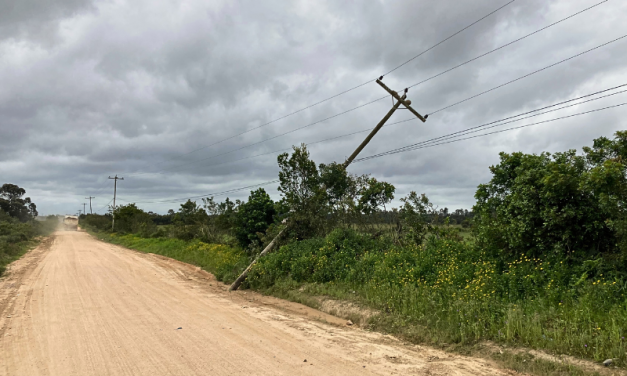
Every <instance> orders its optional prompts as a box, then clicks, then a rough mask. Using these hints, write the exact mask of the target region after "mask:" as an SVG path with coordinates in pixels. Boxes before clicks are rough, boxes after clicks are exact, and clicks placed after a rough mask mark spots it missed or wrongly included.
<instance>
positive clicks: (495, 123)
mask: <svg viewBox="0 0 627 376" xmlns="http://www.w3.org/2000/svg"><path fill="white" fill-rule="evenodd" d="M625 86H627V84H622V85H618V86H615V87H612V88H609V89H604V90H599V91H597V92H594V93H590V94H586V95H582V96H580V97H577V98H573V99H569V100H566V101H562V102H559V103H555V104H552V105H549V106H545V107H541V108H538V109H535V110H531V111H527V112H523V113H521V114H518V115H514V116H509V117H506V118H503V119H499V120H495V121H491V122H489V123H486V124H482V125H478V126H475V127H471V128H467V129H463V130H461V131H457V132H453V133H450V134H447V135H444V136H439V137H436V138H432V139H429V140H425V141H421V142H418V143H415V144H412V145H409V146H405V147H402V148H397V149H393V151H398V150H401V149H404V148H408V147H415V146H419V145H424V144H429V143H433V142H436V141H440V140H443V139H449V138H454V137H459V136H462V135H465V134H469V133H475V132H478V131H481V130H484V129H490V128H494V127H499V126H502V125H505V124H510V123H514V122H517V121H521V120H524V119H528V118H531V117H535V116H540V115H544V114H547V113H549V112H555V111H559V110H562V109H565V108H569V107H573V106H579V105H581V104H584V103H588V102H593V101H597V100H600V99H603V98H607V97H611V96H614V95H617V94H621V93H625V92H627V90H621V91H618V92H615V93H611V94H607V95H603V96H601V97H598V98H592V99H588V100H586V101H583V102H578V103H574V104H570V105H567V106H563V107H559V108H554V109H552V110H549V111H545V112H539V111H542V110H546V109H548V108H553V107H556V106H560V105H562V104H566V103H570V102H573V101H578V100H580V99H584V98H588V97H591V96H594V95H598V94H601V93H605V92H608V91H611V90H615V89H618V88H621V87H625ZM534 113H535V114H534ZM529 114H533V115H530V116H525V115H529ZM521 116H525V117H521ZM516 118H518V119H516ZM511 119H515V120H511ZM508 120H509V121H508ZM386 153H387V152H386ZM381 154H383V153H381Z"/></svg>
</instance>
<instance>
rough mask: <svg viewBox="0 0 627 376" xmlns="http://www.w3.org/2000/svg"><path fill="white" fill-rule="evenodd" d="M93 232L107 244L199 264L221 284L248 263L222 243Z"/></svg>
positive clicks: (232, 278)
mask: <svg viewBox="0 0 627 376" xmlns="http://www.w3.org/2000/svg"><path fill="white" fill-rule="evenodd" d="M95 235H96V236H97V237H98V238H100V239H101V240H105V241H108V242H110V243H114V244H119V245H122V246H124V247H128V248H131V249H135V250H138V251H142V252H148V253H154V254H158V255H162V256H166V257H170V258H173V259H175V260H179V261H183V262H186V263H188V264H192V265H196V266H199V267H201V268H202V269H204V270H206V271H208V272H210V273H212V274H213V275H215V276H216V278H217V279H218V280H219V281H223V282H225V283H229V282H232V281H234V280H235V278H237V276H238V275H239V273H240V272H241V271H242V270H243V269H244V268H245V267H246V266H248V263H249V259H248V257H247V256H246V254H245V253H244V252H243V251H241V250H240V249H238V248H234V247H230V246H227V245H223V244H207V243H203V242H201V241H199V240H194V241H184V240H180V239H171V238H142V237H139V236H137V235H133V234H127V235H117V234H107V233H96V234H95Z"/></svg>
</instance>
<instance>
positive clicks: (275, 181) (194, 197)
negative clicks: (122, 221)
mask: <svg viewBox="0 0 627 376" xmlns="http://www.w3.org/2000/svg"><path fill="white" fill-rule="evenodd" d="M278 182H279V180H271V181H266V182H263V183H259V184H253V185H249V186H246V187H239V188H233V189H229V190H226V191H221V192H214V193H207V194H204V195H199V196H190V197H181V198H173V199H166V200H157V201H137V202H134V203H135V204H163V203H175V202H181V201H187V200H192V199H199V198H203V197H210V196H223V195H226V194H229V193H233V192H238V191H243V190H245V189H250V188H258V187H263V186H266V185H270V184H274V183H278ZM124 201H126V200H124ZM127 202H129V201H127Z"/></svg>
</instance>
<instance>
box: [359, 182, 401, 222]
mask: <svg viewBox="0 0 627 376" xmlns="http://www.w3.org/2000/svg"><path fill="white" fill-rule="evenodd" d="M395 190H396V188H395V187H394V186H393V185H392V184H390V183H386V182H384V181H378V180H377V179H375V178H370V179H368V181H367V185H366V186H365V187H363V188H362V189H361V192H360V196H361V197H359V203H358V209H359V211H361V212H362V213H364V214H366V215H369V214H374V213H376V212H378V211H379V210H380V208H381V207H383V209H384V210H385V205H386V204H389V203H390V202H392V200H393V199H394V191H395Z"/></svg>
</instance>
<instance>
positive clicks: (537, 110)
mask: <svg viewBox="0 0 627 376" xmlns="http://www.w3.org/2000/svg"><path fill="white" fill-rule="evenodd" d="M625 86H627V84H622V85H618V86H614V87H611V88H608V89H604V90H599V91H596V92H594V93H590V94H586V95H582V96H579V97H577V98H573V99H568V100H565V101H562V102H559V103H555V104H552V105H549V106H544V107H541V108H538V109H535V110H531V111H527V112H523V113H521V114H518V115H514V116H509V117H506V118H503V119H500V120H495V121H492V122H489V123H486V124H482V125H479V126H476V127H472V128H468V129H464V130H461V131H458V132H454V133H451V134H449V135H446V136H441V137H437V138H435V139H431V140H428V141H424V143H427V142H431V141H434V140H439V139H441V138H445V137H446V138H448V137H451V136H453V135H456V134H464V133H467V132H469V131H471V130H473V129H478V128H484V127H487V126H490V125H492V124H496V123H501V124H497V125H495V126H500V125H504V124H509V123H510V122H506V123H502V122H504V121H507V120H510V119H514V118H518V117H521V116H524V115H528V114H532V113H535V112H539V111H542V110H546V109H549V108H553V107H556V106H559V105H562V104H566V103H570V102H573V101H578V100H581V99H584V98H588V97H591V96H594V95H598V94H601V93H605V92H608V91H611V90H616V89H618V88H621V87H625ZM624 92H627V90H622V91H619V92H616V93H611V94H607V95H604V96H601V97H599V98H593V99H590V100H587V101H583V102H579V103H575V104H573V105H569V106H564V107H560V108H557V109H554V110H551V111H547V112H543V113H540V114H536V115H532V116H529V117H533V116H539V115H542V114H546V113H548V112H553V111H557V110H561V109H564V108H568V107H572V106H578V105H581V104H584V103H587V102H592V101H596V100H599V99H603V98H606V97H610V96H613V95H617V94H621V93H624ZM529 117H524V118H521V119H518V120H523V119H527V118H529ZM413 120H416V118H415V117H412V118H409V119H405V120H400V121H397V122H394V123H389V124H387V125H385V126H386V127H387V126H391V125H396V124H401V123H405V122H408V121H413ZM518 120H515V121H518ZM489 128H492V127H488V128H484V129H489ZM371 130H372V128H366V129H362V130H359V131H355V132H351V133H346V134H343V135H339V136H335V137H330V138H326V139H323V140H318V141H314V142H309V143H307V145H308V146H309V145H315V144H319V143H324V142H328V141H332V140H336V139H339V138H343V137H348V136H353V135H356V134H359V133H364V132H368V131H371ZM288 150H291V147H289V148H283V149H278V150H273V151H270V152H266V153H261V154H256V155H251V156H248V157H244V158H240V159H235V160H230V161H224V162H220V163H215V164H211V165H209V166H205V167H217V166H220V165H224V164H228V163H235V162H239V161H243V160H247V159H252V158H257V157H261V156H265V155H271V154H276V153H279V152H284V151H288Z"/></svg>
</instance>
